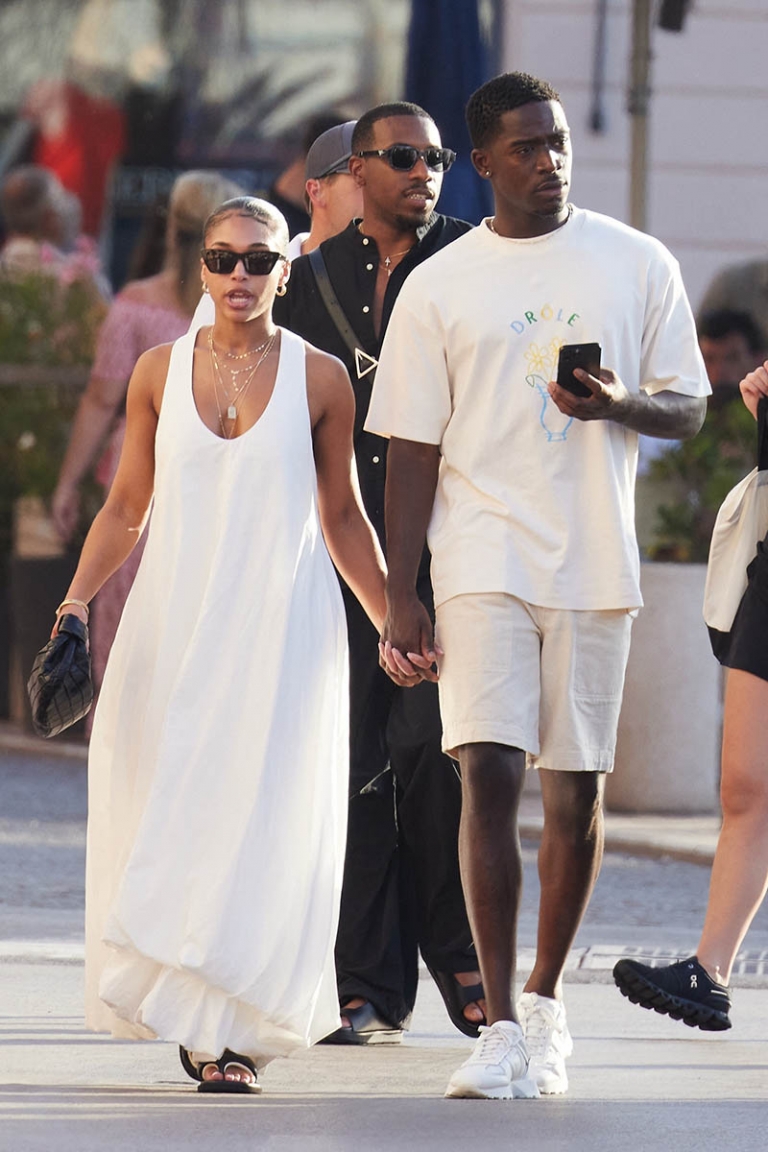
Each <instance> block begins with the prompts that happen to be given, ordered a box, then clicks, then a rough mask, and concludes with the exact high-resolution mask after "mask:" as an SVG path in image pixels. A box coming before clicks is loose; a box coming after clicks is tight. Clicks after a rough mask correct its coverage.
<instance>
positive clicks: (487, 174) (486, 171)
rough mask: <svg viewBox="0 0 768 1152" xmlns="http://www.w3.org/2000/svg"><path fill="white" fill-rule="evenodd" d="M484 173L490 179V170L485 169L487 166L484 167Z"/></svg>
mask: <svg viewBox="0 0 768 1152" xmlns="http://www.w3.org/2000/svg"><path fill="white" fill-rule="evenodd" d="M485 175H486V177H487V178H488V179H490V175H491V174H490V172H489V171H488V169H487V168H486V170H485Z"/></svg>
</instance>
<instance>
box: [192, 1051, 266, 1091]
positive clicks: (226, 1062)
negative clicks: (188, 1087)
mask: <svg viewBox="0 0 768 1152" xmlns="http://www.w3.org/2000/svg"><path fill="white" fill-rule="evenodd" d="M179 1059H180V1060H181V1066H182V1068H183V1069H184V1071H185V1072H186V1073H187V1075H188V1076H191V1077H192V1079H193V1080H197V1081H198V1085H197V1090H198V1092H206V1093H218V1094H220V1095H221V1094H227V1093H229V1094H231V1095H241V1096H245V1095H248V1094H251V1095H258V1094H259V1093H260V1092H261V1085H260V1084H259V1083H258V1079H257V1075H258V1074H257V1072H256V1065H255V1064H254V1062H253V1060H251V1058H250V1056H241V1055H240V1054H239V1053H237V1052H232V1051H231V1050H230V1049H229V1048H225V1049H224V1052H223V1053H222V1055H221V1056H220V1057H219V1059H218V1060H204V1061H203V1062H202V1063H201V1064H196V1063H195V1061H194V1060H193V1059H192V1057H191V1056H190V1054H189V1052H188V1051H187V1049H186V1048H182V1047H179ZM211 1064H213V1065H215V1066H216V1067H217V1068H218V1069H219V1071H220V1072H221V1074H222V1076H225V1075H226V1072H227V1069H228V1068H230V1067H231V1066H232V1065H235V1064H236V1065H238V1066H239V1067H240V1068H245V1070H246V1071H247V1072H250V1073H251V1075H252V1076H253V1077H254V1080H253V1082H252V1083H247V1082H246V1081H245V1080H204V1079H203V1070H204V1069H205V1068H207V1067H208V1066H209V1065H211Z"/></svg>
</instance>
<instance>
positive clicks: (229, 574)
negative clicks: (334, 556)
mask: <svg viewBox="0 0 768 1152" xmlns="http://www.w3.org/2000/svg"><path fill="white" fill-rule="evenodd" d="M195 335H196V334H195V332H190V333H189V334H188V335H187V336H184V337H182V338H181V339H180V340H178V341H177V342H176V344H175V345H174V347H173V351H172V354H171V360H170V366H169V370H168V379H167V383H166V387H165V394H164V397H163V402H162V408H161V412H160V418H159V422H158V427H157V438H156V476H155V495H154V506H153V511H152V523H151V528H150V531H149V538H148V541H147V547H146V551H145V554H144V557H143V559H142V562H141V566H140V569H139V572H138V575H137V578H136V582H135V584H134V586H133V589H132V591H131V593H130V596H129V599H128V602H127V604H126V607H125V611H124V614H123V617H122V620H121V623H120V626H119V629H118V633H117V636H116V639H115V643H114V646H113V649H112V652H111V655H110V658H109V662H108V665H107V670H106V675H105V678H104V685H103V688H102V692H101V697H100V700H99V704H98V708H97V710H96V717H95V721H94V726H93V734H92V738H91V743H90V754H89V816H88V852H87V869H86V871H87V876H86V1023H87V1025H88V1026H89V1027H90V1028H91V1029H93V1030H95V1031H100V1032H102V1031H103V1032H111V1033H112V1034H113V1035H114V1036H119V1037H123V1038H126V1037H127V1038H136V1039H147V1038H153V1037H160V1038H162V1039H165V1040H172V1041H175V1042H177V1043H179V1044H182V1045H184V1047H186V1048H188V1049H190V1050H192V1051H194V1052H196V1053H202V1054H206V1055H210V1056H213V1057H217V1056H219V1055H220V1054H221V1052H222V1051H223V1050H224V1049H225V1048H230V1049H232V1050H233V1051H235V1052H240V1053H243V1054H245V1055H248V1056H250V1057H251V1058H252V1059H254V1060H255V1061H256V1063H257V1065H258V1066H263V1065H264V1064H266V1063H267V1062H268V1061H269V1060H270V1059H272V1058H274V1057H275V1056H285V1055H288V1054H289V1053H290V1052H291V1051H293V1050H295V1049H296V1048H299V1047H306V1046H308V1045H310V1044H312V1043H314V1042H316V1041H317V1040H319V1039H321V1038H322V1037H323V1036H324V1035H326V1034H327V1033H329V1032H331V1031H333V1030H334V1029H335V1028H337V1027H338V1026H339V1010H338V998H337V991H336V975H335V971H334V958H333V949H334V941H335V937H336V927H337V919H338V907H339V900H340V894H341V881H342V870H343V861H344V848H345V836H346V810H347V802H346V793H347V785H348V671H347V636H346V625H345V618H344V610H343V605H342V600H341V594H340V591H339V585H338V581H337V578H336V574H335V572H334V569H333V566H332V564H331V560H330V557H329V555H328V552H327V550H326V546H325V543H324V540H323V537H322V533H321V530H320V525H319V520H318V510H317V484H316V473H315V466H314V459H313V452H312V436H311V426H310V418H309V409H308V403H307V395H306V377H305V363H304V359H305V358H304V345H303V342H302V341H301V340H299V339H298V337H296V336H295V335H294V334H293V333H290V332H287V331H285V330H282V333H281V349H280V362H279V367H278V371H277V378H276V381H275V386H274V391H273V394H272V397H271V399H270V401H269V404H268V406H267V408H266V409H265V411H264V414H263V415H262V417H261V418H260V419H259V421H258V422H257V423H256V424H255V425H254V426H253V427H252V428H251V429H250V430H249V431H247V432H245V433H244V434H243V435H241V436H239V437H237V438H235V439H233V440H223V439H221V438H220V437H218V436H216V435H215V434H214V433H213V432H212V431H210V429H209V428H208V427H207V426H206V425H205V424H203V422H202V420H201V418H200V416H199V414H198V412H197V409H196V406H195V402H194V399H193V393H192V361H193V350H194V342H195Z"/></svg>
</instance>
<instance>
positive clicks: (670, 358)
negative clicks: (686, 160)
mask: <svg viewBox="0 0 768 1152" xmlns="http://www.w3.org/2000/svg"><path fill="white" fill-rule="evenodd" d="M587 341H597V342H598V343H599V344H600V345H601V346H602V364H603V366H604V367H608V368H612V369H614V371H615V372H617V373H618V375H619V376H620V378H621V379H622V381H623V382H624V384H625V385H626V387H627V389H628V390H629V391H630V392H637V391H638V390H639V389H640V388H643V389H644V390H645V391H646V392H648V393H655V392H659V391H661V390H663V389H670V390H672V391H674V392H679V393H682V394H684V395H687V396H705V395H707V394H708V392H709V383H708V381H707V376H706V372H705V370H704V363H703V361H702V358H701V354H700V352H699V347H698V342H697V339H696V329H695V325H694V321H693V316H692V314H691V309H690V305H689V303H688V299H687V297H686V294H685V290H684V288H683V283H682V280H681V277H680V271H679V267H678V264H677V262H676V261H675V259H674V258H673V257H672V256H671V254H670V253H669V252H668V251H667V249H666V248H665V247H664V246H663V245H662V244H661V243H659V241H657V240H655V239H654V238H652V237H650V236H646V235H644V234H643V233H640V232H636V231H634V230H633V229H631V228H628V227H627V226H626V225H624V224H621V223H619V222H618V221H616V220H612V219H611V218H610V217H607V216H601V215H599V214H597V213H594V212H588V211H584V210H583V209H579V208H574V209H573V211H572V215H571V218H570V219H569V220H568V222H567V223H566V224H565V225H563V226H562V227H561V228H559V229H557V230H556V231H555V232H551V233H548V234H547V235H545V236H541V237H536V238H534V239H528V240H517V239H508V238H506V237H502V236H498V235H496V234H494V233H492V232H491V230H490V229H489V228H488V226H487V223H485V222H484V223H483V224H481V225H479V226H478V227H477V228H475V229H473V231H471V232H468V233H466V235H464V236H462V237H460V238H459V239H458V240H456V241H454V243H453V244H450V245H448V246H447V247H446V248H444V249H442V250H441V251H440V252H437V253H436V254H435V255H434V256H432V257H430V259H429V260H426V261H425V262H424V263H423V264H421V265H420V266H419V267H418V268H416V269H414V271H413V272H412V273H411V275H410V276H409V277H408V279H407V280H406V282H405V284H404V286H403V288H402V290H401V292H400V295H399V296H398V299H397V302H396V304H395V307H394V311H393V313H392V317H391V320H390V323H389V327H388V329H387V334H386V338H385V340H384V346H383V349H382V353H381V358H380V362H379V367H378V369H377V373H376V381H375V384H374V389H373V396H372V399H371V405H370V409H369V412H368V417H367V421H366V428H367V430H368V431H369V432H374V433H377V434H378V435H380V436H390V437H391V436H395V437H398V438H399V439H403V440H415V441H419V442H421V443H427V444H437V445H439V446H440V451H441V463H440V473H439V479H438V486H437V492H436V497H435V504H434V509H433V513H432V518H431V522H430V525H429V532H428V542H429V547H430V549H431V552H432V579H433V584H434V589H435V602H436V604H440V603H442V602H444V601H445V600H448V599H450V598H451V597H453V596H459V595H462V594H464V593H468V592H508V593H510V594H512V595H514V596H517V597H519V598H521V599H523V600H526V601H528V602H529V603H531V604H537V605H541V606H544V607H551V608H570V609H590V610H594V609H609V608H635V607H638V606H639V605H641V604H642V597H641V595H640V585H639V557H638V550H637V543H636V538H635V525H634V485H635V471H636V466H637V435H636V433H634V432H631V431H628V430H625V429H624V428H623V427H621V426H620V425H618V424H614V423H612V422H610V421H605V420H601V421H591V422H583V421H579V420H573V419H569V418H568V417H567V416H564V415H563V414H562V413H561V412H560V411H559V410H558V409H557V408H556V406H555V405H554V403H553V402H552V400H551V399H550V398H549V395H548V392H547V383H548V381H550V380H552V379H553V378H554V377H555V376H556V370H557V357H558V351H559V348H560V346H561V345H562V344H575V343H583V342H587Z"/></svg>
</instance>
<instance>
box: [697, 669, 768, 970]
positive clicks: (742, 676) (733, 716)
mask: <svg viewBox="0 0 768 1152" xmlns="http://www.w3.org/2000/svg"><path fill="white" fill-rule="evenodd" d="M766 716H768V681H766V680H761V679H760V678H759V677H757V676H753V675H751V673H749V672H741V671H739V670H738V669H732V670H730V671H729V672H728V680H727V684H726V692H725V716H724V722H723V761H722V781H721V785H720V794H721V801H722V807H723V827H722V830H721V832H720V838H719V840H718V842H717V851H716V853H715V860H714V864H713V866H712V878H711V880H710V887H709V903H708V905H707V915H706V918H705V920H704V930H703V932H702V936H701V941H700V943H699V947H698V951H697V955H698V958H699V963H700V964H702V965H703V966H704V968H706V970H707V971H708V972H709V974H710V976H712V978H713V979H715V980H719V981H720V982H721V983H723V984H727V983H728V981H729V980H730V978H731V968H732V967H733V961H734V959H735V957H736V953H737V952H738V950H739V946H740V944H741V942H742V940H743V939H744V936H745V935H746V932H747V929H748V928H749V925H750V924H751V923H752V918H753V917H754V915H755V912H756V911H757V909H758V908H759V907H760V904H761V903H762V900H763V897H764V896H765V893H766V888H767V887H768V752H767V751H766V745H765V718H766Z"/></svg>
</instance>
